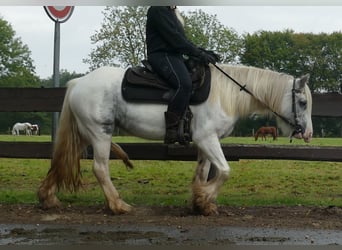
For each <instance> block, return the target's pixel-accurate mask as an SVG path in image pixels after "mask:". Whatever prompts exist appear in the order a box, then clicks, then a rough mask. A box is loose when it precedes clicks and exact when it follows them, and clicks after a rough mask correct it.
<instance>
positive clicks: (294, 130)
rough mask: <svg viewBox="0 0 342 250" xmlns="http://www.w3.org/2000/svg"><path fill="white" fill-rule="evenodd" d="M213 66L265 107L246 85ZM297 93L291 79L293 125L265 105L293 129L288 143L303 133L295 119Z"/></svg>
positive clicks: (294, 81) (294, 83)
mask: <svg viewBox="0 0 342 250" xmlns="http://www.w3.org/2000/svg"><path fill="white" fill-rule="evenodd" d="M213 65H214V66H215V68H217V69H218V70H219V71H220V72H221V73H222V74H224V75H225V76H226V77H228V78H229V79H230V80H232V81H233V82H234V83H235V84H236V85H238V86H239V87H240V91H242V90H243V91H245V92H246V93H248V94H249V95H251V96H252V97H253V98H255V99H256V100H258V101H259V102H261V103H262V104H264V105H265V103H263V102H262V101H260V100H259V99H258V98H256V97H255V96H254V95H253V93H252V92H251V91H249V90H248V89H247V88H246V85H241V84H240V83H239V82H238V81H236V80H235V79H234V78H233V77H231V76H230V75H228V74H227V73H226V72H225V71H223V70H222V69H221V68H220V67H219V66H217V65H216V64H213ZM299 92H300V90H298V89H296V78H295V77H294V78H293V85H292V113H293V118H294V123H293V122H292V121H291V120H290V119H288V118H286V117H284V116H283V115H281V114H278V113H277V112H276V111H274V110H272V109H271V108H270V107H268V105H265V106H266V107H267V108H268V109H269V110H270V111H271V112H272V113H273V114H274V115H276V116H278V117H279V118H280V119H281V120H283V121H284V122H285V123H287V124H288V125H290V126H291V127H292V128H293V132H292V134H291V136H290V142H292V137H293V136H294V135H295V134H299V133H303V132H304V128H303V127H302V126H301V125H300V124H299V123H298V119H297V117H298V116H297V110H296V93H299Z"/></svg>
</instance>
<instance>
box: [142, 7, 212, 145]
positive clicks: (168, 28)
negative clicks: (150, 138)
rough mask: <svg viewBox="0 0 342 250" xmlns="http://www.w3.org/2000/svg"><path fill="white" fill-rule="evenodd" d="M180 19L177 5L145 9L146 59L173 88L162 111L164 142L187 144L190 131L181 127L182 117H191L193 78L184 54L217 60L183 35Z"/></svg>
mask: <svg viewBox="0 0 342 250" xmlns="http://www.w3.org/2000/svg"><path fill="white" fill-rule="evenodd" d="M182 21H183V20H182V19H181V17H180V15H179V12H178V10H177V8H176V6H151V7H150V8H149V9H148V12H147V22H146V44H147V57H148V61H149V63H150V64H151V66H152V68H153V70H154V71H155V72H156V73H157V74H158V75H159V76H160V77H162V78H163V79H164V80H166V81H167V82H168V83H169V84H170V85H171V86H172V87H173V88H174V89H175V95H174V96H173V98H172V99H171V100H170V102H169V104H168V109H167V111H166V112H165V126H166V134H165V138H164V142H165V143H166V144H172V143H175V142H179V143H180V144H187V143H189V141H190V140H191V138H190V131H184V120H185V119H188V120H189V121H187V122H188V123H190V119H191V117H192V115H191V112H190V111H189V110H188V106H189V101H190V95H191V90H192V82H191V78H190V74H189V72H188V70H187V67H186V65H185V63H184V58H183V55H189V56H195V57H197V58H199V59H200V60H201V61H203V62H204V63H205V64H209V63H213V64H215V63H216V60H217V58H216V57H214V56H213V54H210V53H208V52H207V51H205V50H203V49H199V48H197V47H196V46H195V45H194V44H192V43H191V42H190V41H189V40H188V39H187V38H186V36H185V33H184V28H183V22H182ZM186 116H187V117H186ZM185 127H189V126H185Z"/></svg>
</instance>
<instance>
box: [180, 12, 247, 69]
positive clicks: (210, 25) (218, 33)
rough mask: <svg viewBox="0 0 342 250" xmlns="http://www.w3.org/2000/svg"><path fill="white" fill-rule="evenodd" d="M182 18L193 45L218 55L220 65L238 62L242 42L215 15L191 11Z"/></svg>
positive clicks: (233, 31) (235, 33) (234, 32)
mask: <svg viewBox="0 0 342 250" xmlns="http://www.w3.org/2000/svg"><path fill="white" fill-rule="evenodd" d="M183 16H184V20H185V33H186V35H187V37H188V38H189V39H190V40H191V41H192V42H193V43H194V44H196V45H197V46H199V47H203V48H205V49H210V50H213V51H215V52H216V53H218V54H219V55H220V57H221V62H222V63H238V62H239V60H240V59H239V55H240V54H241V53H242V51H241V50H242V48H243V40H242V38H240V37H239V35H238V34H237V32H236V31H235V30H233V29H229V28H227V27H225V26H224V25H223V24H221V23H220V22H219V21H218V20H217V16H216V15H209V14H207V13H205V12H203V11H202V10H196V11H191V12H188V13H187V15H183Z"/></svg>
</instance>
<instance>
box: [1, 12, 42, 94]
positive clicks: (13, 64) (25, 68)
mask: <svg viewBox="0 0 342 250" xmlns="http://www.w3.org/2000/svg"><path fill="white" fill-rule="evenodd" d="M34 70H35V67H34V66H33V60H32V59H31V52H30V50H29V49H28V47H27V45H24V44H23V43H22V41H21V39H20V38H17V37H15V31H14V30H13V29H12V26H11V25H10V24H9V23H8V22H7V21H5V20H3V19H2V18H1V17H0V86H1V87H19V86H20V87H28V86H30V87H33V86H39V78H38V77H37V76H35V72H34Z"/></svg>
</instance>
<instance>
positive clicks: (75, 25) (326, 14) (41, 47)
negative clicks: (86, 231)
mask: <svg viewBox="0 0 342 250" xmlns="http://www.w3.org/2000/svg"><path fill="white" fill-rule="evenodd" d="M104 8H105V7H104V6H89V7H88V6H76V7H75V10H74V12H73V15H72V16H71V18H70V19H69V20H68V21H67V22H66V23H62V24H61V55H60V68H61V69H67V70H68V71H70V72H73V71H75V72H77V73H85V72H86V71H88V67H89V65H87V64H84V63H83V62H82V59H84V58H87V57H88V55H89V53H90V51H91V48H93V47H94V45H92V44H91V42H90V36H91V35H93V34H94V33H95V31H96V30H99V29H100V27H101V22H102V20H103V14H102V11H103V10H104ZM199 8H201V9H202V10H203V11H204V12H206V13H208V14H216V15H217V18H218V20H219V21H220V22H221V23H222V24H224V25H225V26H227V27H229V28H233V29H234V30H236V31H237V32H238V33H239V34H244V33H253V32H256V31H259V30H266V31H283V30H285V29H292V30H294V31H295V32H311V33H321V32H325V33H331V32H334V31H339V32H341V31H342V14H341V13H342V5H341V6H202V7H200V6H190V7H186V6H179V9H180V10H181V11H185V12H187V11H189V10H195V9H199ZM0 16H1V17H2V18H4V19H5V20H6V21H8V22H9V23H10V24H11V25H12V27H13V29H14V30H15V31H16V35H17V37H20V38H21V40H22V42H23V43H24V44H26V45H27V46H28V47H29V49H30V51H31V52H32V59H33V60H34V64H35V66H36V73H37V75H38V76H40V77H41V78H47V77H50V76H51V75H52V72H53V40H54V23H53V22H52V21H51V20H50V19H49V18H48V16H47V15H46V13H45V11H44V9H43V7H41V6H27V7H24V6H13V7H10V6H0Z"/></svg>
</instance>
